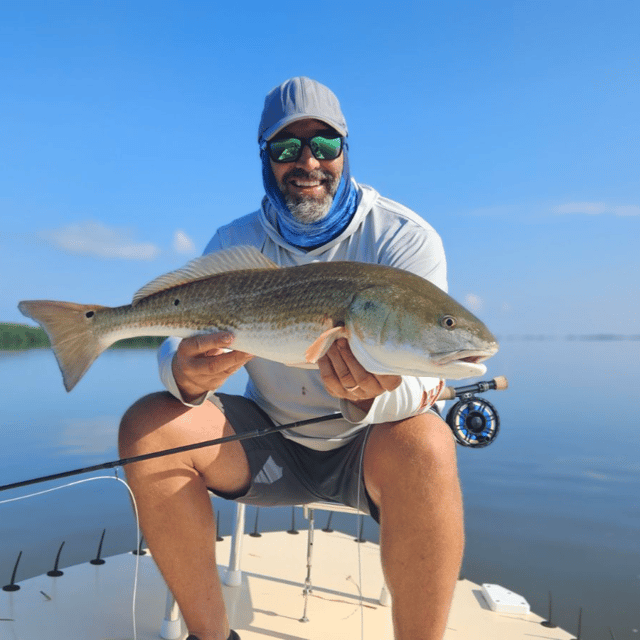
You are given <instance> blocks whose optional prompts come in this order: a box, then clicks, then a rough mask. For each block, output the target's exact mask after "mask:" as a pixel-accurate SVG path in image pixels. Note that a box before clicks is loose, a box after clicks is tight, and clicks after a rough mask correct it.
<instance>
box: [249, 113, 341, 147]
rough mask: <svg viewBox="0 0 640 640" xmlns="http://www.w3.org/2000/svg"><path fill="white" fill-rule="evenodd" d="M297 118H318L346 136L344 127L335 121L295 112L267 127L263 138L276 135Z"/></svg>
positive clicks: (269, 138)
mask: <svg viewBox="0 0 640 640" xmlns="http://www.w3.org/2000/svg"><path fill="white" fill-rule="evenodd" d="M298 120H320V122H324V123H325V124H327V125H329V126H330V127H331V128H332V129H335V130H336V131H337V132H338V133H339V134H340V135H341V136H342V137H343V138H346V137H347V131H345V129H344V127H342V126H341V125H339V124H338V123H337V122H335V121H333V120H331V119H330V118H323V117H321V116H314V115H310V114H308V113H297V114H295V115H291V116H288V117H287V118H284V119H283V120H281V121H280V122H278V123H276V124H274V125H273V126H272V127H270V128H269V129H267V130H266V131H265V132H264V133H263V134H262V139H263V140H267V141H268V140H271V138H273V137H274V136H276V135H278V133H280V131H282V130H283V129H285V128H286V127H288V126H289V125H290V124H291V123H292V122H297V121H298Z"/></svg>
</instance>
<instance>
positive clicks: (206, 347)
mask: <svg viewBox="0 0 640 640" xmlns="http://www.w3.org/2000/svg"><path fill="white" fill-rule="evenodd" d="M347 134H348V131H347V125H346V122H345V119H344V116H343V115H342V111H341V109H340V105H339V103H338V100H337V98H336V97H335V95H334V94H333V93H332V92H331V91H330V90H329V89H328V88H326V87H325V86H323V85H321V84H319V83H317V82H315V81H313V80H310V79H308V78H302V77H300V78H293V79H291V80H288V81H287V82H285V83H283V84H282V85H280V86H279V87H276V88H275V89H273V90H272V91H271V92H270V93H269V94H268V95H267V98H266V100H265V106H264V110H263V113H262V119H261V122H260V127H259V136H258V139H259V144H260V152H261V158H262V169H263V172H262V173H263V182H264V186H265V191H266V197H265V199H264V200H263V203H262V206H261V208H260V210H259V211H256V212H254V213H252V214H250V215H248V216H246V217H244V218H241V219H239V220H237V221H235V222H233V223H231V224H230V225H227V226H225V227H223V228H221V229H219V230H218V231H217V233H216V234H215V235H214V237H213V239H212V240H211V241H210V243H209V245H208V246H207V248H206V250H205V251H206V252H209V251H215V250H218V249H222V248H229V247H233V246H237V245H253V246H255V247H258V248H259V249H260V250H261V251H262V253H264V254H265V255H266V256H267V257H268V258H270V259H271V260H274V261H275V262H276V263H278V264H279V265H281V266H290V265H298V264H305V263H308V262H312V261H330V260H354V261H361V262H374V263H382V264H388V265H392V266H397V267H400V268H403V269H406V270H409V271H413V272H415V273H417V274H418V275H420V276H422V277H424V278H426V279H429V280H431V281H432V282H434V283H435V284H437V285H438V286H440V287H441V288H445V287H446V264H445V258H444V251H443V249H442V243H441V241H440V238H439V236H438V235H437V234H436V232H435V231H434V230H433V229H432V228H431V226H429V225H428V224H427V223H426V222H424V220H422V219H421V218H420V217H419V216H417V215H416V214H415V213H413V212H411V211H409V210H408V209H406V208H405V207H403V206H402V205H399V204H397V203H395V202H392V201H390V200H387V199H385V198H383V197H382V196H380V195H379V194H378V193H377V192H376V191H374V190H373V189H372V188H370V187H366V186H364V185H359V184H357V183H356V182H355V181H354V180H352V179H351V176H350V171H349V162H348V146H347ZM393 161H394V162H397V159H394V160H393ZM159 360H160V370H161V377H162V379H163V381H164V384H165V385H166V387H167V388H168V390H169V391H170V392H171V393H170V394H169V393H160V394H154V395H151V396H148V397H145V398H143V399H141V400H140V401H138V402H137V403H136V404H134V405H133V407H131V408H130V409H129V411H128V412H127V413H126V414H125V416H124V418H123V421H122V425H121V432H120V448H121V454H122V456H123V457H129V456H134V455H138V454H142V453H146V452H149V451H153V450H159V449H165V448H169V447H176V446H180V445H185V444H190V443H195V442H198V441H202V440H209V439H213V438H217V437H219V436H228V435H232V434H234V433H238V432H243V431H247V430H253V429H255V428H257V427H267V426H269V425H270V424H271V420H273V421H274V422H276V423H278V424H286V423H288V422H291V421H297V420H301V419H304V418H310V417H317V416H320V415H324V414H329V413H333V412H336V411H340V412H342V414H343V416H344V419H339V420H335V421H333V422H329V423H323V424H321V425H310V426H307V427H306V428H301V429H296V430H291V431H289V432H284V433H283V434H282V435H281V434H274V435H273V436H266V437H263V438H256V439H248V440H243V441H242V442H230V443H226V444H224V445H222V446H218V447H209V448H204V449H197V450H195V451H190V452H188V453H184V454H179V455H175V456H168V457H162V458H157V459H155V460H148V461H145V462H142V463H136V464H134V465H130V466H129V467H128V468H127V469H128V471H127V476H128V479H129V482H130V484H131V487H132V490H133V492H134V494H135V496H136V500H137V502H138V507H139V511H140V519H141V524H142V529H143V531H144V535H145V538H146V540H147V542H148V544H149V547H150V548H151V550H152V553H153V555H154V558H155V560H156V562H157V564H158V566H159V567H160V570H161V571H162V573H163V575H164V577H165V580H166V581H167V583H168V585H169V587H170V588H171V590H172V592H173V594H174V595H175V597H176V599H177V601H178V604H179V605H180V609H181V611H182V614H183V617H184V619H185V622H186V624H187V626H188V629H189V633H190V634H191V635H190V636H189V638H190V639H191V640H227V638H229V639H235V638H238V635H237V633H236V632H235V631H231V630H230V628H229V623H228V620H227V617H226V613H225V610H224V603H223V599H222V590H221V587H220V583H219V580H218V576H217V572H216V570H215V566H216V564H215V553H214V546H215V525H214V520H213V513H212V508H211V502H210V498H209V494H208V490H210V491H212V492H213V493H215V494H216V495H218V496H222V497H225V498H228V499H233V500H238V501H240V502H245V503H249V504H257V505H273V504H302V503H305V502H312V501H316V500H330V501H334V502H342V503H345V504H349V505H351V506H355V507H359V508H360V509H362V510H363V511H368V512H369V513H371V515H372V516H373V517H374V518H375V519H376V520H378V522H379V523H380V541H381V555H382V563H383V569H384V573H385V577H386V581H387V584H388V587H389V590H390V592H391V595H392V599H393V605H392V615H393V625H394V633H395V638H396V640H436V639H438V640H440V639H441V638H442V636H443V635H444V631H445V627H446V621H447V617H448V611H449V607H450V604H451V599H452V596H453V589H454V586H455V582H456V578H457V576H458V572H459V569H460V563H461V558H462V549H463V524H462V501H461V496H460V488H459V483H458V478H457V469H456V458H455V445H454V441H453V438H452V437H451V433H450V430H449V428H448V427H447V425H446V424H445V423H444V422H443V421H442V420H441V419H440V418H439V417H438V416H437V415H436V413H434V412H432V411H430V410H429V407H430V406H431V405H432V403H433V401H434V399H435V397H437V392H438V391H439V389H440V387H441V384H442V381H440V380H437V379H433V378H408V377H403V378H401V377H399V376H393V375H373V374H371V373H369V372H367V371H366V370H365V369H364V368H363V367H362V366H361V365H360V364H359V363H358V361H357V360H356V359H355V358H354V356H353V354H352V353H351V350H350V349H349V345H348V343H347V342H346V341H344V340H339V341H338V342H336V343H334V344H333V345H332V347H331V348H330V349H329V351H328V352H327V353H326V355H324V356H323V357H322V358H321V359H320V360H319V363H318V364H319V369H318V370H307V369H298V368H293V367H286V366H284V365H281V364H278V363H274V362H271V361H266V360H262V359H260V358H253V357H252V356H250V355H248V354H245V353H241V352H237V351H233V336H232V335H230V334H227V333H217V334H213V335H208V336H195V337H192V338H189V339H185V340H182V341H179V340H177V339H169V340H168V341H167V342H165V344H164V345H163V347H162V348H161V351H160V356H159ZM242 366H245V367H246V369H247V371H248V373H249V383H248V386H247V390H246V392H245V397H243V398H240V397H234V396H226V395H216V394H214V392H215V391H216V390H217V389H219V388H220V386H221V385H222V384H223V383H224V382H225V380H227V378H228V377H229V376H230V375H231V374H232V373H234V372H235V371H237V370H238V369H239V368H240V367H242Z"/></svg>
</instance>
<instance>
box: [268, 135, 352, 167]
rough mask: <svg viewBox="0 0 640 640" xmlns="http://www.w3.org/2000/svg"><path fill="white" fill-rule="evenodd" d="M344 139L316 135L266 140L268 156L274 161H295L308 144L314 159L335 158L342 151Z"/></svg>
mask: <svg viewBox="0 0 640 640" xmlns="http://www.w3.org/2000/svg"><path fill="white" fill-rule="evenodd" d="M343 143H344V139H343V138H341V137H340V136H323V135H317V136H313V137H312V138H298V137H295V136H290V137H289V138H280V139H277V140H270V141H269V142H267V150H268V152H269V157H270V158H271V159H272V160H273V161H274V162H279V163H282V162H296V161H297V160H298V158H300V156H301V155H302V150H303V149H304V148H305V146H307V145H309V149H311V153H312V154H313V157H314V158H315V159H316V160H335V159H336V158H338V157H339V156H340V154H341V153H342V145H343Z"/></svg>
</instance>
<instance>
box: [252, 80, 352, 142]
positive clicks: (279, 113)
mask: <svg viewBox="0 0 640 640" xmlns="http://www.w3.org/2000/svg"><path fill="white" fill-rule="evenodd" d="M307 118H313V119H315V120H321V121H322V122H326V123H327V124H328V125H329V126H330V127H333V128H334V129H335V130H336V131H337V132H338V133H339V134H340V135H341V136H345V137H346V136H347V134H348V129H347V121H346V120H345V117H344V115H342V110H341V109H340V103H339V102H338V98H336V96H335V94H334V93H333V91H331V89H329V88H328V87H325V86H324V85H323V84H320V83H319V82H316V81H315V80H311V79H310V78H305V77H303V76H300V77H297V78H291V79H290V80H287V81H285V82H283V83H282V84H281V85H280V86H278V87H275V88H274V89H272V90H271V91H270V92H269V93H268V94H267V97H266V98H265V100H264V109H263V110H262V117H261V118H260V127H259V128H258V142H259V143H262V142H263V141H266V140H270V139H271V138H272V137H273V136H275V135H276V134H277V133H278V132H279V131H280V130H281V129H284V128H285V127H286V126H287V125H289V124H291V123H292V122H295V121H296V120H304V119H307Z"/></svg>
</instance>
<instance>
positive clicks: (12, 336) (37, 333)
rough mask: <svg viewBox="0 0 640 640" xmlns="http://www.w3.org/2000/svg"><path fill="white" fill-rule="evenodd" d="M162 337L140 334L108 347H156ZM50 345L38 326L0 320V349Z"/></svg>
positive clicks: (15, 349) (45, 346)
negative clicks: (140, 335) (138, 336)
mask: <svg viewBox="0 0 640 640" xmlns="http://www.w3.org/2000/svg"><path fill="white" fill-rule="evenodd" d="M163 340H164V338H162V337H159V336H142V337H140V338H126V339H125V340H119V341H118V342H116V343H115V344H113V345H111V346H110V347H109V349H156V348H157V347H159V346H160V344H161V343H162V341H163ZM50 346H51V343H50V342H49V338H48V336H47V334H46V333H45V332H44V331H43V330H42V329H41V328H40V327H33V326H31V325H27V324H15V323H13V322H0V351H26V350H27V349H46V348H48V347H50Z"/></svg>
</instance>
